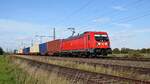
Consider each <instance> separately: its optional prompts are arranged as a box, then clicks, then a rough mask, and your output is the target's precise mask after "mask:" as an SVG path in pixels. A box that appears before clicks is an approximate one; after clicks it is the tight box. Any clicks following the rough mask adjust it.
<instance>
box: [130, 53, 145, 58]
mask: <svg viewBox="0 0 150 84" xmlns="http://www.w3.org/2000/svg"><path fill="white" fill-rule="evenodd" d="M143 56H144V55H142V54H141V53H140V52H137V51H130V52H129V53H128V57H132V58H140V57H143Z"/></svg>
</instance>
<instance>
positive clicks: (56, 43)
mask: <svg viewBox="0 0 150 84" xmlns="http://www.w3.org/2000/svg"><path fill="white" fill-rule="evenodd" d="M60 45H61V40H59V39H58V40H53V41H49V42H47V51H48V55H54V54H56V53H59V52H60Z"/></svg>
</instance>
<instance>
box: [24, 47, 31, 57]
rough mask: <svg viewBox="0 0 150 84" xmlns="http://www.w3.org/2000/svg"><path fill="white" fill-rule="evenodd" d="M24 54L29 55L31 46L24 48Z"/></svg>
mask: <svg viewBox="0 0 150 84" xmlns="http://www.w3.org/2000/svg"><path fill="white" fill-rule="evenodd" d="M23 54H25V55H29V54H30V47H27V48H24V49H23Z"/></svg>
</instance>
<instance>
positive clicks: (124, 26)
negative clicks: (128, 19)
mask: <svg viewBox="0 0 150 84" xmlns="http://www.w3.org/2000/svg"><path fill="white" fill-rule="evenodd" d="M112 24H113V25H114V26H116V27H123V28H131V27H132V25H131V24H129V23H112Z"/></svg>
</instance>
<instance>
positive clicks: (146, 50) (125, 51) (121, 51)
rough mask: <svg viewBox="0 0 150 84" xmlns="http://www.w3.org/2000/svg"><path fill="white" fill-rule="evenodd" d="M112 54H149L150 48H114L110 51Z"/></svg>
mask: <svg viewBox="0 0 150 84" xmlns="http://www.w3.org/2000/svg"><path fill="white" fill-rule="evenodd" d="M112 52H113V53H114V54H128V53H130V52H138V53H150V48H142V49H130V48H121V49H119V48H114V49H113V50H112Z"/></svg>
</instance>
